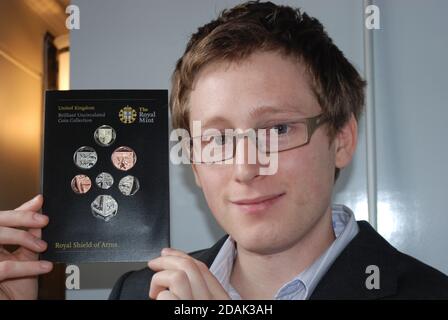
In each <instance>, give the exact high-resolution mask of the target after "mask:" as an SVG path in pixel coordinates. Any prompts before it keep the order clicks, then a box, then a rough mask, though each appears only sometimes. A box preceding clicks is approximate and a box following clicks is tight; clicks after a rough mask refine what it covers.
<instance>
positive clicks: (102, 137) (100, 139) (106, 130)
mask: <svg viewBox="0 0 448 320" xmlns="http://www.w3.org/2000/svg"><path fill="white" fill-rule="evenodd" d="M93 137H94V139H95V141H96V143H97V144H99V145H100V146H102V147H108V146H110V145H111V144H112V143H114V142H115V138H116V137H117V134H116V132H115V130H114V128H112V127H111V126H108V125H103V126H101V127H98V128H97V129H96V130H95V133H94V134H93Z"/></svg>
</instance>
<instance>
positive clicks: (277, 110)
mask: <svg viewBox="0 0 448 320" xmlns="http://www.w3.org/2000/svg"><path fill="white" fill-rule="evenodd" d="M291 113H296V114H300V115H304V114H303V112H301V111H300V109H299V108H298V107H291V106H261V107H257V108H254V109H252V110H250V111H249V116H250V117H251V118H258V117H259V116H262V115H265V114H291Z"/></svg>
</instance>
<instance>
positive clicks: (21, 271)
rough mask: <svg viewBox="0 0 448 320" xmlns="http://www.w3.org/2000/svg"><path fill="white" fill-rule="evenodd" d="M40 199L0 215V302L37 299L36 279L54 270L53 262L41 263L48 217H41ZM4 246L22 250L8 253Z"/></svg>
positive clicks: (41, 199)
mask: <svg viewBox="0 0 448 320" xmlns="http://www.w3.org/2000/svg"><path fill="white" fill-rule="evenodd" d="M42 203H43V197H42V196H41V195H39V196H37V197H35V198H34V199H32V200H30V201H28V202H26V203H24V204H22V205H21V206H20V207H18V208H17V209H15V210H10V211H0V300H4V299H21V300H22V299H37V276H38V275H40V274H44V273H48V272H50V271H51V269H52V268H53V265H52V264H51V262H48V261H38V255H39V252H43V251H45V250H46V249H47V244H46V242H45V241H43V240H41V239H40V238H41V233H42V232H41V228H43V227H44V226H46V225H47V224H48V217H47V216H45V215H42V214H40V213H38V211H39V210H40V208H41V207H42ZM3 245H15V246H19V247H18V248H17V249H16V250H15V251H14V252H9V251H8V250H6V249H5V248H4V247H3Z"/></svg>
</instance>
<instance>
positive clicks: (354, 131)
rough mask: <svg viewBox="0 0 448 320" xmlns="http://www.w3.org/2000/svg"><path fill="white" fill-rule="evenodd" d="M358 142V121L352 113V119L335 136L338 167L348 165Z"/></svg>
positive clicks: (336, 163)
mask: <svg viewBox="0 0 448 320" xmlns="http://www.w3.org/2000/svg"><path fill="white" fill-rule="evenodd" d="M357 142H358V123H357V121H356V118H355V116H354V115H353V114H352V115H351V117H350V120H349V121H347V123H346V124H345V125H344V127H342V129H341V130H339V132H338V133H337V134H336V137H335V152H336V157H335V159H336V160H335V165H336V168H340V169H342V168H344V167H346V166H347V165H348V164H349V163H350V161H351V160H352V158H353V155H354V153H355V150H356V144H357Z"/></svg>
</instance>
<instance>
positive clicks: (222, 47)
mask: <svg viewBox="0 0 448 320" xmlns="http://www.w3.org/2000/svg"><path fill="white" fill-rule="evenodd" d="M256 51H278V52H281V53H282V54H284V55H286V56H291V57H293V58H297V59H298V60H299V61H300V62H302V63H303V64H304V65H305V67H306V68H307V71H308V74H309V76H310V82H311V83H310V86H311V89H312V90H313V92H314V94H315V96H316V98H317V100H318V102H319V104H320V106H321V108H322V112H323V114H324V118H325V119H326V121H327V124H328V134H329V136H330V137H331V138H333V137H334V135H335V134H336V133H337V132H338V131H339V130H340V129H341V128H342V127H343V126H344V125H345V124H346V123H347V121H348V120H349V119H350V116H351V115H352V114H353V115H354V116H355V118H356V119H357V120H358V119H359V117H360V115H361V113H362V109H363V106H364V87H365V82H364V81H363V80H362V78H361V77H360V75H359V73H358V72H357V71H356V69H355V68H354V67H353V66H352V64H351V63H350V62H349V61H348V60H347V59H346V58H345V57H344V54H343V53H342V52H341V51H340V50H339V49H338V48H337V47H336V45H335V44H334V43H333V41H332V40H331V38H330V37H329V36H328V34H327V32H326V31H325V30H324V27H323V26H322V24H321V23H320V22H319V21H318V20H317V19H316V18H312V17H310V16H308V15H307V14H306V13H302V12H301V11H300V9H294V8H291V7H287V6H279V5H275V4H273V3H272V2H259V1H249V2H245V3H242V4H240V5H237V6H235V7H233V8H231V9H227V10H224V11H222V12H221V14H220V15H219V17H218V18H217V19H216V20H213V21H211V22H209V23H207V24H206V25H204V26H202V27H200V28H198V30H197V32H196V33H194V34H193V35H192V36H191V38H190V40H189V42H188V44H187V47H186V49H185V53H184V54H183V56H182V57H181V58H180V59H179V60H178V61H177V64H176V69H175V71H174V73H173V76H172V88H171V97H170V110H171V116H172V124H173V127H174V128H184V129H187V130H189V110H188V98H189V94H190V91H191V89H192V86H193V82H194V80H195V77H196V75H197V74H198V72H199V71H200V70H201V68H203V67H204V66H205V65H208V64H210V63H212V62H217V61H241V60H243V59H244V58H246V57H248V56H249V55H250V54H252V53H254V52H256ZM337 171H338V170H337ZM337 175H338V172H337V173H336V176H337Z"/></svg>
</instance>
